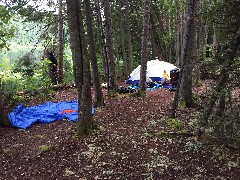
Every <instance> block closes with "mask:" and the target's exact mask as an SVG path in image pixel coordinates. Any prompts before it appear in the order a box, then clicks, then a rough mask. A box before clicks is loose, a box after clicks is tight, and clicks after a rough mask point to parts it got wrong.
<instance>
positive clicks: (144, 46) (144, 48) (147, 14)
mask: <svg viewBox="0 0 240 180" xmlns="http://www.w3.org/2000/svg"><path fill="white" fill-rule="evenodd" d="M150 2H151V1H150V0H145V1H144V15H143V30H142V48H141V69H140V90H141V91H142V92H144V94H145V93H146V73H147V61H148V49H147V47H148V46H147V45H148V34H149V33H148V32H149V21H150V20H149V19H150Z"/></svg>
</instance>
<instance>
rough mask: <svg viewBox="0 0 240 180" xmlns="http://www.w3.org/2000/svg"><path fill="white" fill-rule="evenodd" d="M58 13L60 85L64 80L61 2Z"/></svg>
mask: <svg viewBox="0 0 240 180" xmlns="http://www.w3.org/2000/svg"><path fill="white" fill-rule="evenodd" d="M58 5H59V8H58V9H59V12H58V48H59V49H58V60H59V63H58V82H59V83H62V82H63V79H64V74H63V50H64V47H63V46H64V45H63V43H64V42H63V15H62V6H63V5H62V0H58Z"/></svg>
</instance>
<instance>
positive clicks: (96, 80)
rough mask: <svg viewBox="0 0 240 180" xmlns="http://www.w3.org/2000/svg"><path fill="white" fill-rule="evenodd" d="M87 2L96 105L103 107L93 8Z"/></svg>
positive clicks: (86, 1)
mask: <svg viewBox="0 0 240 180" xmlns="http://www.w3.org/2000/svg"><path fill="white" fill-rule="evenodd" d="M84 2H85V11H86V24H87V31H88V43H89V46H90V52H91V53H90V57H91V64H92V70H93V73H92V74H93V84H94V92H95V102H94V107H103V106H104V100H103V93H102V89H101V83H100V77H99V71H98V64H97V56H96V50H95V49H96V48H95V40H94V33H93V23H92V10H91V5H90V1H89V0H84Z"/></svg>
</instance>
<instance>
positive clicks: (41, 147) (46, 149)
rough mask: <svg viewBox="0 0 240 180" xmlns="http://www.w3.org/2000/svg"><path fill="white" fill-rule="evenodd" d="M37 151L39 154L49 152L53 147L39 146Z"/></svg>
mask: <svg viewBox="0 0 240 180" xmlns="http://www.w3.org/2000/svg"><path fill="white" fill-rule="evenodd" d="M38 149H39V150H40V152H41V153H44V152H49V151H51V150H53V149H54V146H52V145H42V146H39V147H38Z"/></svg>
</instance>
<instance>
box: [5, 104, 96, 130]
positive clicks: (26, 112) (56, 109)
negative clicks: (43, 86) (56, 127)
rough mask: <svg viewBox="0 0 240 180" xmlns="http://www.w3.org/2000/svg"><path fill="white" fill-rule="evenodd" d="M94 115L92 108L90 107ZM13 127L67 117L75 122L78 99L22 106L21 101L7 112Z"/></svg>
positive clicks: (27, 125)
mask: <svg viewBox="0 0 240 180" xmlns="http://www.w3.org/2000/svg"><path fill="white" fill-rule="evenodd" d="M92 115H94V108H92ZM8 118H9V121H10V122H11V124H12V126H13V127H16V128H22V129H26V128H28V127H30V126H31V125H32V124H34V123H37V122H38V123H42V124H46V123H50V122H53V121H56V120H62V119H68V120H69V121H73V122H76V121H77V119H78V101H77V100H72V101H67V102H57V103H54V102H47V103H45V104H41V105H38V106H31V107H24V106H23V104H22V103H20V104H19V105H18V106H16V107H15V109H14V110H13V111H12V112H11V113H9V114H8Z"/></svg>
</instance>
